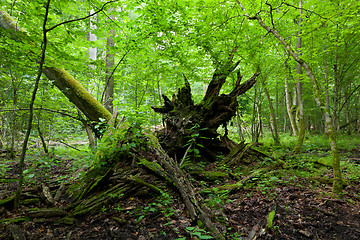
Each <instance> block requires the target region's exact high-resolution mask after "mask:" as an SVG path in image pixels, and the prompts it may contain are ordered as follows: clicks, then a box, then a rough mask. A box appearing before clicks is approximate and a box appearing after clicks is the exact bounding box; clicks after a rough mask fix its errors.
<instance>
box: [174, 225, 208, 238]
mask: <svg viewBox="0 0 360 240" xmlns="http://www.w3.org/2000/svg"><path fill="white" fill-rule="evenodd" d="M185 231H186V232H187V233H189V234H190V236H191V237H192V238H193V237H197V238H199V239H214V238H213V237H212V236H210V235H209V233H208V232H206V231H205V230H204V229H200V228H199V227H187V228H185ZM180 239H186V238H180ZM180 239H178V240H180Z"/></svg>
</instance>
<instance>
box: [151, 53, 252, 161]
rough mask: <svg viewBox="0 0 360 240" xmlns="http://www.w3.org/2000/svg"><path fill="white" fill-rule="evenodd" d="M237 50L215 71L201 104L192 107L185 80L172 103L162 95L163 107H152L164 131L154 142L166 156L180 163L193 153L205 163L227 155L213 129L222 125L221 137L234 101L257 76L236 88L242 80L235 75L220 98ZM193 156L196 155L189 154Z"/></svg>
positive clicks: (233, 65)
mask: <svg viewBox="0 0 360 240" xmlns="http://www.w3.org/2000/svg"><path fill="white" fill-rule="evenodd" d="M236 49H237V47H235V48H234V50H233V51H232V52H231V54H230V55H229V58H228V59H226V60H225V61H224V62H223V63H221V64H219V66H218V68H217V69H216V70H215V72H214V74H213V77H212V80H211V82H210V84H209V86H208V89H207V91H206V94H205V96H204V98H203V100H202V101H201V102H200V103H199V104H195V103H194V101H193V100H192V98H191V89H190V84H189V82H188V80H187V79H186V77H184V80H185V86H183V87H182V88H180V89H179V91H178V93H177V94H176V95H174V96H173V98H172V100H170V99H169V98H168V97H166V96H165V95H163V99H164V106H162V107H152V108H153V109H154V111H155V112H158V113H161V114H163V118H164V122H165V125H166V128H165V129H164V130H163V131H162V132H160V133H159V134H158V138H159V140H160V142H161V144H162V146H163V148H164V149H165V150H166V151H167V153H168V154H169V155H170V156H171V157H174V158H175V159H177V160H178V161H180V160H181V159H182V160H184V158H185V157H184V156H186V154H187V152H189V150H190V149H197V150H198V151H199V153H200V154H195V155H198V156H199V155H201V156H203V157H205V158H206V159H210V160H215V158H216V156H217V155H218V154H219V153H229V147H228V146H227V145H226V144H225V141H222V140H220V139H219V138H218V137H219V134H218V133H217V129H218V128H219V126H221V125H223V126H224V127H225V135H226V134H227V129H226V124H227V122H229V121H230V119H231V118H232V117H234V116H235V115H236V110H237V108H238V102H237V97H238V96H239V95H241V94H243V93H245V92H246V91H247V90H249V89H250V88H251V87H252V86H253V85H254V84H255V82H256V77H257V76H258V75H259V73H255V74H254V75H253V76H252V77H251V78H250V79H249V80H247V81H246V82H244V83H243V84H240V81H241V79H242V76H241V75H240V73H239V72H238V73H237V81H236V84H235V87H234V89H233V90H232V91H231V92H230V93H229V94H221V95H219V94H220V90H221V87H222V86H223V84H224V83H225V81H226V78H227V77H228V76H229V74H230V73H231V72H233V71H234V70H235V68H236V67H237V66H238V65H239V61H238V62H236V63H233V58H234V54H235V52H236ZM193 153H196V151H193Z"/></svg>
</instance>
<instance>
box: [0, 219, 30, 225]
mask: <svg viewBox="0 0 360 240" xmlns="http://www.w3.org/2000/svg"><path fill="white" fill-rule="evenodd" d="M27 221H30V218H29V217H16V218H6V219H1V220H0V223H3V224H11V223H18V222H27Z"/></svg>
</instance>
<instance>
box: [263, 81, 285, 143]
mask: <svg viewBox="0 0 360 240" xmlns="http://www.w3.org/2000/svg"><path fill="white" fill-rule="evenodd" d="M261 83H262V85H263V87H264V91H265V95H266V97H267V99H268V102H269V109H270V130H271V134H272V137H273V139H274V141H275V144H276V145H280V138H279V134H278V124H277V120H276V114H275V110H274V106H273V104H272V101H271V97H270V94H269V91H268V90H267V88H266V85H265V82H264V81H261Z"/></svg>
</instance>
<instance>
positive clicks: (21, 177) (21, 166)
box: [14, 0, 51, 210]
mask: <svg viewBox="0 0 360 240" xmlns="http://www.w3.org/2000/svg"><path fill="white" fill-rule="evenodd" d="M50 1H51V0H48V1H47V4H46V8H45V17H44V23H43V44H42V53H41V60H40V64H39V70H38V74H37V77H36V80H35V85H34V90H33V93H32V96H31V101H30V111H29V119H28V125H27V130H26V134H25V139H24V142H23V146H22V151H21V156H20V161H19V181H18V187H17V190H16V194H15V200H14V209H15V210H18V209H19V205H20V198H21V191H22V185H23V182H24V173H23V169H24V161H25V155H26V148H27V144H28V141H29V137H30V133H31V127H32V120H33V112H34V103H35V98H36V92H37V89H38V87H39V82H40V78H41V74H42V71H43V64H44V61H45V51H46V44H47V38H46V33H47V30H46V22H47V17H48V13H49V7H50Z"/></svg>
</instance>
